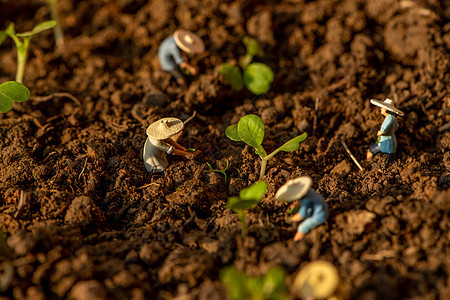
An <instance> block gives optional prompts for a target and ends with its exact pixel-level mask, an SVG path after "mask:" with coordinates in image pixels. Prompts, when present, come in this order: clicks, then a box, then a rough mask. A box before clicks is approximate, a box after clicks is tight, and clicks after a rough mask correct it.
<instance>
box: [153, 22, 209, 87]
mask: <svg viewBox="0 0 450 300" xmlns="http://www.w3.org/2000/svg"><path fill="white" fill-rule="evenodd" d="M203 51H205V44H204V43H203V41H202V39H201V38H200V37H199V36H198V35H196V34H195V33H193V32H190V31H186V30H177V31H175V33H174V34H173V35H172V36H170V37H168V38H166V39H165V40H164V41H163V42H162V43H161V45H160V46H159V49H158V58H159V63H160V65H161V68H162V69H163V70H164V71H166V72H169V73H170V74H171V75H172V76H173V77H174V78H175V80H176V81H177V83H178V84H180V85H183V86H187V84H186V79H185V78H184V76H183V74H181V72H180V70H179V69H178V66H180V67H182V68H185V69H186V70H188V71H189V72H190V73H191V74H192V75H195V74H196V73H197V69H196V68H195V67H194V66H192V65H190V64H189V63H188V62H187V57H186V55H184V53H188V54H196V53H202V52H203ZM183 52H184V53H183Z"/></svg>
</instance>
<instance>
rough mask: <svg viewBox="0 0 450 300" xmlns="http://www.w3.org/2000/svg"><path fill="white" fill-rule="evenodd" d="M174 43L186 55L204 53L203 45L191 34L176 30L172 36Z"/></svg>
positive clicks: (199, 39) (198, 38) (197, 37)
mask: <svg viewBox="0 0 450 300" xmlns="http://www.w3.org/2000/svg"><path fill="white" fill-rule="evenodd" d="M173 38H174V39H175V43H176V44H177V46H178V47H180V49H181V50H183V51H184V52H186V53H202V52H203V51H205V43H204V42H203V41H202V39H201V38H200V37H199V36H198V35H196V34H195V33H193V32H190V31H187V30H182V29H179V30H176V31H175V33H174V34H173Z"/></svg>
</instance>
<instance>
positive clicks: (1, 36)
mask: <svg viewBox="0 0 450 300" xmlns="http://www.w3.org/2000/svg"><path fill="white" fill-rule="evenodd" d="M7 36H8V35H7V34H6V33H5V32H4V31H0V45H1V44H3V42H4V41H5V39H6V37H7Z"/></svg>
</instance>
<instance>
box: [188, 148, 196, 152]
mask: <svg viewBox="0 0 450 300" xmlns="http://www.w3.org/2000/svg"><path fill="white" fill-rule="evenodd" d="M195 150H196V149H195V148H187V151H188V152H195Z"/></svg>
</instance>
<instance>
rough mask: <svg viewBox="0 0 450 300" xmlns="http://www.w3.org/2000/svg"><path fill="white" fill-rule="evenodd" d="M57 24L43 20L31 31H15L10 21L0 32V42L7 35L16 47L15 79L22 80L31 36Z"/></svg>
mask: <svg viewBox="0 0 450 300" xmlns="http://www.w3.org/2000/svg"><path fill="white" fill-rule="evenodd" d="M56 24H57V22H56V21H54V20H52V21H45V22H42V23H40V24H38V25H36V26H35V27H34V28H33V29H32V30H31V31H27V32H23V33H16V31H15V29H14V23H10V24H9V25H8V27H7V28H6V30H5V31H1V32H0V44H1V43H3V41H4V40H5V38H6V36H9V37H10V38H11V39H12V40H13V41H14V43H15V44H16V48H17V73H16V81H17V82H22V81H23V73H24V70H25V64H26V62H27V58H28V47H29V46H30V40H31V37H32V36H33V35H35V34H38V33H39V32H41V31H44V30H47V29H50V28H53V27H54V26H55V25H56Z"/></svg>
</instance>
